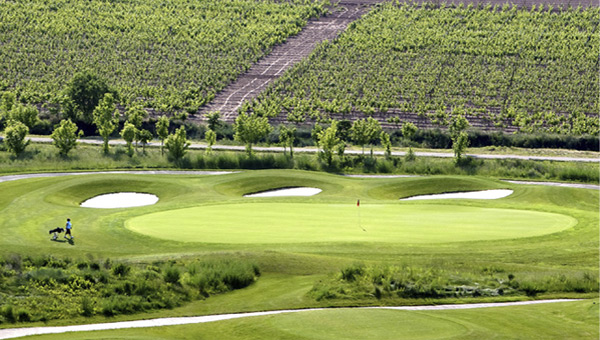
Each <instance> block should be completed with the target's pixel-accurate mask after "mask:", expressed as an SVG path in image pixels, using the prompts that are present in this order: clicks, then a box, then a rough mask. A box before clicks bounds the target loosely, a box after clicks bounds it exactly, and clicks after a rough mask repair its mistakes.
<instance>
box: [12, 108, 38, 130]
mask: <svg viewBox="0 0 600 340" xmlns="http://www.w3.org/2000/svg"><path fill="white" fill-rule="evenodd" d="M38 115H39V111H38V109H37V107H35V106H33V105H23V104H16V105H13V107H12V109H11V110H10V111H9V113H8V117H7V118H8V119H12V120H16V121H19V122H21V123H23V124H25V126H27V127H28V128H29V129H32V128H33V126H34V125H35V124H36V123H37V122H38V121H39V118H38Z"/></svg>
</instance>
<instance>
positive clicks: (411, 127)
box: [402, 122, 417, 161]
mask: <svg viewBox="0 0 600 340" xmlns="http://www.w3.org/2000/svg"><path fill="white" fill-rule="evenodd" d="M415 133H417V126H416V125H415V124H413V123H411V122H405V123H404V124H402V136H404V138H405V140H406V141H407V142H409V141H410V140H411V139H412V137H413V136H414V135H415ZM405 158H406V160H407V161H414V160H415V153H414V152H413V149H412V147H411V146H409V147H408V152H407V153H406V156H405Z"/></svg>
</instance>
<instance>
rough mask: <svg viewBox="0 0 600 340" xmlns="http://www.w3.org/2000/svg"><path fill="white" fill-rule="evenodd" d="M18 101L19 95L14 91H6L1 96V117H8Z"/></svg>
mask: <svg viewBox="0 0 600 340" xmlns="http://www.w3.org/2000/svg"><path fill="white" fill-rule="evenodd" d="M16 101H17V96H16V95H15V94H14V93H13V92H10V91H5V92H4V93H2V96H1V97H0V118H3V117H4V118H6V119H8V113H9V112H10V111H11V110H12V108H13V106H14V105H15V102H16Z"/></svg>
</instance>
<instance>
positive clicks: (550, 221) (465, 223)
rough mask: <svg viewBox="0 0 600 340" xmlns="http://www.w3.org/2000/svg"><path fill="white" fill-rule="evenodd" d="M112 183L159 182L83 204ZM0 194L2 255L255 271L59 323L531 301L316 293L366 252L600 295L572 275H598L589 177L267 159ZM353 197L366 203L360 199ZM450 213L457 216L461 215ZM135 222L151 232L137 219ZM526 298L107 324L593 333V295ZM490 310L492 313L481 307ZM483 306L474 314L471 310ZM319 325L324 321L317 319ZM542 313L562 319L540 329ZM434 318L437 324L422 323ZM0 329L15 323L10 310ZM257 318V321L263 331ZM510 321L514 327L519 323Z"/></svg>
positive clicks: (265, 332) (325, 333) (211, 330)
mask: <svg viewBox="0 0 600 340" xmlns="http://www.w3.org/2000/svg"><path fill="white" fill-rule="evenodd" d="M296 186H306V187H317V188H320V189H322V190H323V191H322V192H321V193H320V194H318V195H316V196H312V197H287V198H286V197H281V198H244V197H243V195H244V194H247V193H253V192H260V191H265V190H269V189H275V188H282V187H296ZM500 188H507V189H512V190H514V193H513V194H512V195H510V196H508V197H506V198H503V199H499V200H491V201H477V200H448V201H445V200H438V201H430V202H427V201H411V202H401V201H399V200H398V199H399V198H401V197H408V196H413V195H419V194H433V193H441V192H450V191H472V190H485V189H500ZM119 191H137V192H146V193H152V194H155V195H157V196H158V197H159V198H160V200H159V202H158V203H157V204H156V205H153V206H146V207H138V208H127V209H91V208H81V207H79V204H80V203H81V202H82V201H84V200H86V199H88V198H90V197H93V196H96V195H99V194H104V193H109V192H119ZM0 192H2V196H0V225H2V226H3V231H4V234H3V237H2V238H1V239H0V253H1V254H2V255H4V256H11V254H20V255H21V256H28V255H31V256H39V255H53V256H56V257H65V256H66V257H69V258H71V259H73V260H74V261H78V260H79V259H86V258H96V259H104V258H111V260H112V261H115V262H119V261H125V262H127V263H130V264H142V265H145V264H152V263H153V262H154V261H167V260H175V259H189V258H202V259H209V258H223V259H234V260H238V259H240V260H241V259H243V260H251V261H253V262H255V263H257V265H258V266H259V267H260V270H261V276H260V277H259V278H258V280H257V281H256V282H255V283H253V284H252V285H251V286H249V287H247V288H244V289H240V290H237V291H234V292H231V293H225V294H222V295H218V296H214V297H212V296H211V297H210V298H208V299H206V300H197V301H191V302H189V303H186V304H185V305H183V306H182V307H178V308H174V309H158V310H151V311H148V312H146V313H138V314H130V315H117V316H115V317H110V318H107V317H105V316H103V315H102V314H101V313H100V306H99V305H98V306H97V307H95V308H97V309H96V312H94V314H93V315H92V316H91V317H78V316H75V317H71V318H69V319H62V320H55V321H53V323H52V324H53V325H55V324H71V323H90V322H108V321H119V320H125V319H139V318H152V317H165V316H182V315H207V314H219V313H233V312H243V311H258V310H274V309H288V308H307V307H325V306H357V305H381V304H384V305H392V304H393V305H402V304H408V305H415V304H428V303H455V302H474V301H507V300H515V299H516V300H520V299H526V298H527V297H526V296H525V295H523V294H522V293H521V294H520V295H519V294H517V295H510V294H509V295H507V296H496V297H494V296H489V297H479V298H478V297H474V296H470V297H466V298H437V299H423V298H410V297H401V296H399V295H398V296H395V295H385V296H384V297H382V298H381V299H379V300H378V299H375V298H374V297H373V296H372V295H371V296H369V295H356V296H355V297H352V296H353V295H352V289H350V290H347V291H346V294H349V295H347V296H343V295H340V297H338V298H324V299H323V298H321V297H317V296H318V295H315V294H317V293H319V289H320V288H318V287H319V284H318V282H321V285H327V284H331V282H336V280H337V279H336V277H337V276H336V275H339V273H340V269H343V268H346V267H347V266H349V265H352V264H353V263H357V262H360V263H363V264H365V265H366V266H367V268H371V267H373V266H375V267H378V266H399V267H400V268H403V267H404V268H407V270H410V271H413V272H415V273H424V275H429V276H431V275H438V274H439V275H442V276H448V275H450V276H452V277H457V278H462V279H461V280H465V282H472V280H477V281H478V282H480V283H482V284H484V283H483V281H480V280H484V281H486V282H488V281H490V280H492V281H494V280H499V281H507V280H508V279H507V277H513V279H511V280H513V281H514V282H517V281H518V282H519V283H520V285H521V287H527V285H532V286H534V287H541V288H540V290H539V292H537V296H538V297H542V298H557V297H581V298H595V297H597V292H591V293H590V292H589V291H588V292H587V293H579V292H578V289H579V288H577V287H579V286H581V285H578V284H579V283H580V282H582V280H587V279H586V278H590V277H591V278H594V277H597V275H598V268H597V263H598V215H597V211H598V198H599V195H598V191H596V190H588V189H571V188H558V187H542V186H523V185H516V184H510V183H505V182H502V181H498V180H492V179H485V178H479V177H460V176H455V177H449V176H426V177H415V178H387V179H358V178H347V177H342V176H339V175H332V174H324V173H311V172H303V171H283V170H282V171H278V170H266V171H243V172H239V173H232V174H226V175H218V176H207V175H204V176H202V175H132V174H95V175H83V176H65V177H55V178H34V179H24V180H18V181H11V182H4V183H0ZM357 199H360V202H361V205H360V207H357V206H356V200H357ZM358 209H360V214H361V215H360V218H361V220H360V222H361V223H360V225H359V224H358V211H357V210H358ZM265 211H267V212H269V213H265ZM252 216H254V217H252ZM456 216H459V218H455V219H453V217H456ZM67 217H70V218H71V219H72V220H73V225H74V232H73V234H74V235H75V240H74V242H73V243H72V244H69V243H67V242H53V241H50V240H49V235H48V230H49V229H51V228H54V227H56V226H62V225H64V220H65V219H66V218H67ZM459 221H460V222H459ZM138 228H140V229H138ZM361 228H364V229H365V230H366V231H363V230H362V229H361ZM142 229H143V233H140V232H138V231H142ZM436 273H438V274H436ZM332 280H333V281H332ZM315 287H317V288H315ZM332 287H334V288H335V286H332ZM569 287H570V288H569ZM325 288H327V287H325ZM325 288H324V289H325ZM334 288H331V289H334ZM327 289H329V288H327ZM4 297H7V298H9V299H12V297H10V296H6V295H4ZM77 298H78V297H77V295H73V296H71V297H70V299H75V300H76V299H77ZM10 301H13V300H10ZM15 301H16V300H15ZM14 303H18V301H17V302H14ZM520 308H521V309H523V310H524V311H521V309H513V308H510V312H507V311H508V310H509V309H504V308H503V309H498V310H494V311H492V310H486V311H485V312H478V311H455V312H443V313H442V312H439V313H441V314H436V313H438V312H435V313H434V312H427V313H425V312H418V313H410V312H397V311H328V312H319V313H321V314H319V313H315V314H312V313H307V314H302V313H301V314H297V315H296V314H294V315H282V316H273V317H265V318H253V319H248V320H237V321H227V322H221V323H214V324H206V325H196V326H177V327H168V328H164V329H162V328H161V329H151V330H130V331H123V333H120V332H116V331H115V332H109V333H98V336H99V337H102V336H104V337H109V338H119V337H121V336H131V335H135V336H137V337H138V338H144V337H145V338H160V337H163V338H174V337H180V336H179V335H180V334H183V333H185V334H188V332H189V336H190V338H202V336H204V334H206V336H207V337H208V338H211V334H212V335H213V336H214V335H215V334H219V333H221V332H224V331H223V329H224V328H226V329H228V330H229V331H228V332H229V333H224V334H226V336H225V337H226V338H232V339H236V338H239V339H252V338H265V337H276V338H286V337H287V338H290V339H292V338H298V337H300V334H306V338H308V339H325V338H332V337H336V338H339V337H340V335H347V336H348V337H349V338H357V337H358V338H360V337H371V336H377V337H379V338H382V339H385V338H386V336H387V337H390V336H393V335H397V336H395V337H394V338H399V337H400V336H399V334H405V335H406V336H408V337H410V335H411V334H420V335H419V336H421V337H422V338H435V337H436V336H438V335H440V334H444V335H449V336H454V337H455V338H465V336H466V334H469V336H471V338H481V337H487V336H489V335H491V334H498V332H500V331H501V330H504V329H512V328H515V327H516V328H519V329H520V330H519V331H523V332H525V333H523V334H535V332H536V331H539V329H537V327H539V328H540V329H543V331H544V332H546V333H543V334H545V335H547V337H548V338H562V337H563V335H565V334H568V332H569V331H570V330H571V329H577V331H576V332H575V333H573V334H574V337H575V338H577V337H579V336H583V335H585V334H592V335H594V334H597V329H598V327H597V326H598V323H597V317H596V318H593V317H589V316H588V313H592V314H591V315H592V316H593V315H597V307H596V305H594V306H592V305H591V302H582V303H571V304H561V305H560V306H558V305H556V306H555V305H548V306H544V307H540V306H531V307H520ZM526 308H530V309H526ZM525 310H526V311H525ZM517 311H518V312H517ZM559 311H560V312H559ZM445 313H449V314H445ZM454 313H455V314H454ZM486 313H488V314H489V318H490V320H491V319H493V320H495V321H494V322H490V321H489V320H488V319H487V317H484V315H488V314H486ZM515 313H517V314H515ZM518 313H521V314H518ZM535 313H543V314H544V315H547V318H546V319H544V320H541V319H539V318H537V317H535V318H534V317H533V316H531V315H534V314H535ZM555 313H560V314H558V316H555V315H556V314H555ZM582 313H583V314H582ZM594 313H595V314H594ZM442 314H443V316H440V315H442ZM474 315H481V317H479V318H477V319H475V320H473V317H474ZM518 315H521V317H519V316H518ZM561 315H564V316H561ZM553 318H554V319H553ZM325 320H326V321H325ZM360 320H362V321H360ZM444 320H451V321H444ZM469 320H470V321H469ZM552 320H554V321H552ZM322 322H326V323H322ZM361 322H366V324H369V325H373V327H372V328H373V330H371V331H372V332H374V333H368V334H367V333H365V332H371V331H370V330H369V329H368V328H369V327H367V326H365V324H364V323H361ZM311 323H314V324H315V325H319V324H321V326H318V327H316V326H315V327H313V326H312V325H311V326H310V327H308V326H307V324H311ZM457 323H458V324H460V325H462V326H457ZM515 323H517V324H518V327H517V326H515ZM548 323H552V324H553V325H555V328H554V329H550V327H546V326H544V325H545V324H548ZM37 324H38V325H43V324H42V323H37ZM345 325H346V326H345ZM347 325H351V327H350V326H347ZM361 325H362V326H361ZM425 325H432V326H431V328H427V327H426V328H427V331H424V330H423V327H425ZM354 326H356V327H354ZM0 327H2V328H7V327H14V325H13V324H8V323H4V324H1V325H0ZM257 327H258V328H260V329H262V331H261V332H257V331H256V329H257ZM465 327H467V329H470V331H469V332H468V333H464V332H465V330H464V329H465ZM595 330H596V333H594V332H595ZM511 334H512V333H507V335H506V336H507V337H510V336H514V335H511ZM515 334H516V333H515ZM73 336H75V337H77V336H76V335H73ZM135 336H134V337H133V338H136V337H135ZM49 338H53V337H49ZM92 338H93V336H92ZM400 338H401V337H400Z"/></svg>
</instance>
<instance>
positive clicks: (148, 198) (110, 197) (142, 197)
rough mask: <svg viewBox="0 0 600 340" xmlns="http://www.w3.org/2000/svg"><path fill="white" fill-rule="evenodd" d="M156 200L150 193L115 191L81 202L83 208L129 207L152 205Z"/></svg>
mask: <svg viewBox="0 0 600 340" xmlns="http://www.w3.org/2000/svg"><path fill="white" fill-rule="evenodd" d="M156 202H158V197H157V196H156V195H152V194H142V193H139V192H117V193H114V194H105V195H99V196H96V197H92V198H90V199H89V200H87V201H85V202H83V203H81V206H82V207H84V208H102V209H111V208H131V207H141V206H144V205H152V204H155V203H156Z"/></svg>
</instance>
